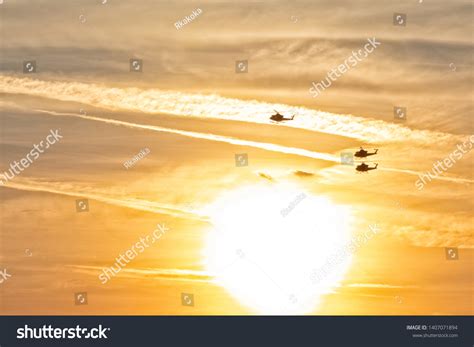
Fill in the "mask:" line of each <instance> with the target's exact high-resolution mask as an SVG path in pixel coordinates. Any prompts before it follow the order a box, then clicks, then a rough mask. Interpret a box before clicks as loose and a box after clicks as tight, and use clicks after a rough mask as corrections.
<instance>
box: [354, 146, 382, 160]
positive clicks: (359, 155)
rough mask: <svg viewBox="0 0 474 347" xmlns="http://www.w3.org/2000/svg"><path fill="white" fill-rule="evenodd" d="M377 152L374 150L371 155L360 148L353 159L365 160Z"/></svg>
mask: <svg viewBox="0 0 474 347" xmlns="http://www.w3.org/2000/svg"><path fill="white" fill-rule="evenodd" d="M377 152H378V149H376V150H375V151H374V152H372V153H369V152H367V151H366V150H365V149H363V148H362V147H360V149H359V150H358V151H357V152H355V154H354V157H357V158H366V157H368V156H370V155H375V154H377Z"/></svg>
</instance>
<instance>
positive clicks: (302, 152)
mask: <svg viewBox="0 0 474 347" xmlns="http://www.w3.org/2000/svg"><path fill="white" fill-rule="evenodd" d="M36 111H38V112H43V113H47V114H50V115H53V116H66V117H77V118H82V119H87V120H93V121H98V122H103V123H107V124H113V125H118V126H125V127H129V128H138V129H146V130H152V131H159V132H165V133H171V134H177V135H182V136H187V137H193V138H196V139H203V140H210V141H218V142H225V143H229V144H232V145H238V146H248V147H254V148H260V149H264V150H267V151H272V152H278V153H286V154H294V155H299V156H302V157H307V158H312V159H320V160H325V161H330V162H333V163H339V162H340V158H339V157H337V156H335V155H332V154H327V153H318V152H313V151H309V150H306V149H301V148H294V147H286V146H281V145H276V144H273V143H264V142H256V141H248V140H241V139H236V138H234V137H227V136H221V135H214V134H204V133H198V132H194V131H186V130H178V129H171V128H164V127H159V126H155V125H146V124H137V123H130V122H124V121H120V120H116V119H108V118H100V117H93V116H86V115H80V114H75V113H60V112H54V111H46V110H36Z"/></svg>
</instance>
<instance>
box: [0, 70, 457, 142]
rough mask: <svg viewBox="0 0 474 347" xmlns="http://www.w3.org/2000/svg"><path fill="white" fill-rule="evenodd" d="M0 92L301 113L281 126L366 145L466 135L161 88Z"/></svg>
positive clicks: (5, 81) (103, 103) (34, 86)
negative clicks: (358, 141)
mask: <svg viewBox="0 0 474 347" xmlns="http://www.w3.org/2000/svg"><path fill="white" fill-rule="evenodd" d="M0 92H4V93H19V94H26V95H34V96H41V97H45V98H51V99H56V100H62V101H74V102H80V103H84V104H89V105H92V106H97V107H102V108H106V109H111V110H120V109H121V110H133V111H141V112H145V113H166V114H172V115H177V116H187V117H201V118H216V119H224V120H238V121H244V122H251V123H262V124H269V123H270V121H269V116H270V114H271V112H273V111H272V110H273V109H278V110H279V111H280V112H285V113H289V114H296V115H297V116H296V118H295V120H294V121H292V122H291V123H285V124H278V126H288V127H293V128H300V129H306V130H309V131H316V132H324V133H328V134H335V135H341V136H345V137H349V138H355V139H360V140H363V141H366V142H376V143H383V142H396V141H406V140H407V139H410V142H412V143H414V144H427V145H428V144H440V143H455V142H459V141H461V140H462V139H463V137H462V136H457V135H451V134H447V133H442V132H435V131H428V130H414V129H410V128H408V127H405V126H402V125H399V124H394V123H388V122H384V121H380V120H374V119H368V118H363V117H355V116H351V115H341V114H333V113H328V112H321V111H316V110H311V109H308V108H304V107H295V106H290V105H284V104H271V103H266V102H259V101H244V100H239V99H232V98H225V97H221V96H219V95H204V94H193V93H180V92H171V91H162V90H158V89H138V88H109V87H105V86H101V85H97V84H88V83H78V82H59V81H41V80H35V79H30V78H16V77H9V76H0Z"/></svg>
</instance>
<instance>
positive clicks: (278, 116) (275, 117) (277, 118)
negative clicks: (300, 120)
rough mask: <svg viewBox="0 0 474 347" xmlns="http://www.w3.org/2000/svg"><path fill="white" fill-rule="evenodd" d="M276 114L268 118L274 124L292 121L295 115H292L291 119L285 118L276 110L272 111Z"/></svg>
mask: <svg viewBox="0 0 474 347" xmlns="http://www.w3.org/2000/svg"><path fill="white" fill-rule="evenodd" d="M274 111H275V112H276V113H275V114H274V115H272V116H270V119H271V120H273V121H275V122H281V121H285V120H293V119H294V118H295V115H293V117H291V118H285V116H283V115H282V114H280V112H278V111H277V110H274Z"/></svg>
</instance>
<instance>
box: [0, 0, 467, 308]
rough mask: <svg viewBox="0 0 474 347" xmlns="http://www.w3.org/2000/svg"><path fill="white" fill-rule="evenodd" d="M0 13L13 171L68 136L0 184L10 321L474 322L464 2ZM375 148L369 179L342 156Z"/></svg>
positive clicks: (2, 292)
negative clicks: (77, 317)
mask: <svg viewBox="0 0 474 347" xmlns="http://www.w3.org/2000/svg"><path fill="white" fill-rule="evenodd" d="M197 9H200V10H201V13H200V14H199V15H198V16H196V17H195V18H194V19H193V20H192V21H190V22H189V23H187V24H186V25H184V26H183V27H181V28H179V29H177V28H176V26H175V23H176V22H178V21H179V20H181V21H182V20H183V19H184V18H185V17H186V16H189V15H191V13H193V10H195V11H196V10H197ZM394 13H403V14H406V25H405V26H397V25H394V23H393V16H394ZM0 18H1V23H0V31H1V50H2V57H1V60H0V95H1V99H0V110H1V113H0V114H1V119H0V122H1V132H0V153H1V157H0V174H1V173H4V172H5V171H8V170H9V166H10V164H11V163H13V162H14V161H20V159H21V158H24V157H25V156H26V154H27V153H29V152H30V151H31V150H32V148H34V147H33V146H34V144H39V143H40V141H41V140H44V139H45V138H46V137H47V135H48V134H49V133H50V131H51V130H55V129H56V130H58V131H59V133H60V134H61V135H62V138H61V139H60V140H59V141H58V142H57V143H55V144H53V145H51V146H50V147H49V148H48V149H47V150H46V151H45V152H44V153H41V155H39V157H38V158H37V159H35V160H34V161H33V162H32V163H31V165H29V167H28V168H26V169H25V170H24V171H22V172H21V173H20V174H17V175H15V177H14V178H13V179H9V180H8V182H6V183H5V184H3V185H2V186H0V195H1V203H0V207H1V228H0V270H2V269H6V270H7V271H8V273H10V274H11V277H9V278H8V279H7V280H5V281H4V282H2V283H0V300H1V301H0V308H1V311H2V312H5V313H6V314H153V315H154V314H158V315H161V314H165V315H183V314H184V315H189V314H197V315H199V314H225V315H227V314H231V315H233V314H239V315H240V314H244V315H246V314H322V315H334V314H336V315H337V314H357V315H373V314H382V315H393V314H428V315H431V314H448V315H450V314H472V312H473V305H472V280H473V278H472V256H473V251H472V249H473V239H472V236H473V235H472V230H473V228H472V225H473V224H472V223H473V219H472V208H473V201H472V183H473V175H472V159H473V158H472V152H471V151H470V149H471V148H472V145H473V143H474V138H473V137H472V134H473V122H472V53H473V51H472V49H473V45H472V32H473V31H472V29H473V28H472V22H471V20H472V3H471V2H468V1H450V2H448V3H447V2H444V1H430V0H420V1H401V2H396V3H394V2H391V1H378V2H376V3H374V2H372V1H370V2H369V1H365V0H359V1H357V2H356V3H354V2H353V1H292V2H287V1H239V2H230V1H204V2H197V1H180V2H179V3H175V2H170V1H140V2H135V1H129V2H118V1H112V0H107V1H99V0H97V1H95V0H89V1H76V0H75V1H70V2H68V3H67V4H65V3H64V2H62V1H56V0H49V1H39V0H38V1H36V0H35V1H21V0H19V1H9V0H4V1H3V3H2V4H0ZM369 38H375V39H377V40H378V41H380V42H381V45H380V46H378V47H377V48H376V49H375V50H374V51H373V52H372V53H370V55H368V56H367V57H366V58H363V59H362V60H361V61H360V62H358V64H357V66H354V67H352V68H351V69H350V70H349V71H347V72H346V73H344V74H342V75H341V76H340V77H339V78H338V79H337V80H336V81H334V82H333V83H332V84H331V86H330V87H328V88H327V89H326V90H324V91H323V92H322V93H321V94H320V95H319V96H317V97H313V96H312V94H311V93H310V92H309V89H310V88H311V86H312V82H315V83H317V82H319V81H321V80H323V79H324V78H325V77H326V74H327V73H328V72H329V71H331V69H335V68H337V67H338V65H339V64H342V63H343V62H344V60H345V59H346V58H348V57H349V56H350V55H351V54H352V51H357V50H358V49H363V47H364V45H365V43H366V42H367V40H368V39H369ZM130 59H141V61H142V71H141V72H131V71H130V65H129V64H130ZM32 60H34V61H35V62H36V71H35V72H34V73H30V74H25V73H24V72H23V65H24V63H25V61H32ZM241 60H246V61H247V62H248V69H247V72H246V73H236V61H241ZM394 107H403V108H405V109H406V120H405V121H400V120H395V119H394ZM275 109H276V110H278V111H280V112H281V113H282V114H285V115H288V116H290V115H293V114H295V115H296V116H295V119H294V120H292V121H286V122H281V123H278V124H277V123H275V122H271V121H270V120H269V117H270V115H271V114H273V113H274V110H275ZM360 146H363V147H364V148H366V149H368V150H369V151H373V150H374V149H378V152H377V154H376V155H374V156H371V157H369V158H368V159H367V160H366V162H367V163H368V164H369V165H370V166H375V164H378V166H377V169H376V170H372V171H370V172H368V173H356V170H355V165H357V164H360V162H356V163H355V165H343V164H342V163H341V153H347V152H350V153H354V152H355V151H356V150H358V149H359V147H360ZM143 149H148V151H149V153H148V154H146V155H145V156H143V157H142V158H141V159H139V160H137V161H136V163H134V165H133V166H131V167H129V168H126V167H125V166H124V163H125V162H126V161H128V160H131V159H132V158H133V157H134V156H136V155H137V154H138V153H139V152H140V151H142V150H143ZM148 151H147V152H148ZM242 155H243V156H242ZM239 158H240V159H239ZM242 158H244V159H242ZM446 158H448V159H446ZM242 160H243V161H242ZM446 160H448V163H449V165H448V164H443V165H442V166H439V161H440V162H442V163H445V161H446ZM437 163H438V164H437ZM434 165H438V169H437V170H438V172H436V171H433V170H436V169H433V166H434ZM440 167H443V169H440ZM427 172H431V176H432V177H431V178H428V179H427V178H426V175H427ZM423 175H425V179H424V181H423V183H420V182H421V181H420V180H421V178H420V177H422V176H423ZM1 177H2V176H0V178H1ZM420 187H421V189H420ZM78 199H79V200H84V199H86V200H87V204H88V211H82V212H81V211H79V212H78V210H77V200H78ZM285 209H286V210H287V211H288V212H287V214H285V213H283V212H282V211H283V210H285ZM19 217H20V218H19ZM157 225H166V227H167V228H169V230H168V231H167V232H166V233H164V234H163V235H162V237H160V239H159V240H157V241H156V242H155V243H153V244H152V245H150V247H146V248H145V249H144V251H143V252H139V253H138V254H136V255H135V257H134V259H133V260H132V261H130V263H127V265H126V266H124V267H123V268H121V270H120V272H119V273H118V274H117V275H116V276H113V277H112V278H110V279H109V280H108V281H107V283H105V284H103V283H101V281H100V279H99V277H98V276H99V275H100V273H101V272H102V271H103V269H104V268H108V267H110V266H113V265H114V264H115V262H116V257H117V256H119V255H120V254H123V253H125V252H126V251H127V250H129V249H131V247H132V246H133V245H135V244H136V242H138V240H140V238H141V237H144V236H145V235H150V234H151V233H152V232H153V231H154V230H155V229H156V226H157ZM374 226H376V228H375V229H374ZM373 230H376V232H373ZM367 235H370V238H367ZM351 244H352V248H351V251H350V252H346V251H342V250H343V249H346V248H345V247H346V246H347V245H351ZM449 249H452V251H449ZM448 252H455V253H448ZM449 254H455V257H454V259H449V257H448V255H449ZM334 255H337V256H338V257H339V259H340V261H339V262H338V263H337V264H336V265H327V261H328V259H331V258H333V256H334ZM325 264H326V265H325ZM321 269H324V271H323V272H324V274H323V275H322V277H323V278H322V280H321V281H320V282H317V283H315V281H314V274H315V273H319V274H320V275H321ZM318 271H319V272H318ZM78 293H79V294H80V293H87V304H78V303H77V300H76V299H77V295H78ZM183 295H184V296H185V297H187V298H190V297H192V299H190V300H191V302H192V305H191V306H190V305H186V300H187V299H186V300H184V299H183Z"/></svg>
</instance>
